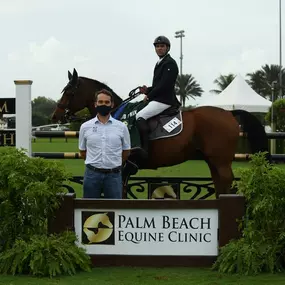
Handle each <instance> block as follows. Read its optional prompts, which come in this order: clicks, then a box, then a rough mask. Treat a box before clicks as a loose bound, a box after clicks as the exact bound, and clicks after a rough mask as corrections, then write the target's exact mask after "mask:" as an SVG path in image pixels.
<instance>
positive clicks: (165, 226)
mask: <svg viewBox="0 0 285 285" xmlns="http://www.w3.org/2000/svg"><path fill="white" fill-rule="evenodd" d="M162 228H163V229H169V228H170V223H169V217H168V216H162Z"/></svg>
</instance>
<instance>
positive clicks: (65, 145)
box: [32, 138, 282, 199]
mask: <svg viewBox="0 0 285 285" xmlns="http://www.w3.org/2000/svg"><path fill="white" fill-rule="evenodd" d="M32 150H33V152H78V139H76V138H67V139H65V138H52V139H51V142H50V139H48V138H41V139H37V140H36V142H33V144H32ZM56 161H57V162H60V163H63V164H64V165H65V166H66V168H67V169H68V170H69V171H70V172H71V173H72V175H73V176H83V175H84V161H83V160H82V159H58V160H56ZM281 166H282V165H281ZM241 167H248V162H234V163H233V171H234V174H235V175H237V169H238V168H241ZM134 177H135V178H139V177H211V176H210V171H209V168H208V166H207V164H206V163H205V162H204V161H187V162H184V163H181V164H179V165H175V166H172V167H164V168H159V169H157V170H140V171H139V172H138V173H137V174H136V175H135V176H134ZM193 182H194V181H193ZM130 183H132V182H131V181H130ZM197 183H199V182H197ZM68 184H69V185H71V186H72V187H73V188H74V189H75V191H76V196H77V197H79V198H80V197H82V185H80V184H77V183H72V182H70V183H68ZM200 184H201V182H200ZM143 186H144V187H146V184H144V185H143ZM183 186H184V185H181V190H182V188H183ZM206 193H207V192H206V190H205V189H203V190H202V193H201V194H200V195H199V196H198V197H197V199H198V198H200V197H201V196H203V195H204V194H206ZM194 194H195V192H194V188H193V192H191V193H189V194H187V193H184V192H183V191H182V192H181V199H190V198H191V197H192V196H193V195H194ZM135 195H136V196H137V197H138V198H140V199H146V198H147V194H146V192H143V193H136V194H135ZM211 198H214V196H211V197H209V199H211Z"/></svg>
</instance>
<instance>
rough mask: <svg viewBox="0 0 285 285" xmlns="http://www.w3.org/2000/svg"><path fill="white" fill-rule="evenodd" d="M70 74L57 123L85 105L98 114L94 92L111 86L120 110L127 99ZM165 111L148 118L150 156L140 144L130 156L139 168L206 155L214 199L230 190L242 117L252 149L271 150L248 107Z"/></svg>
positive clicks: (178, 162) (57, 108) (179, 161)
mask: <svg viewBox="0 0 285 285" xmlns="http://www.w3.org/2000/svg"><path fill="white" fill-rule="evenodd" d="M68 79H69V81H68V83H67V85H66V86H65V87H64V88H63V90H62V97H61V98H60V100H59V102H58V104H57V107H56V109H55V111H54V113H53V115H52V121H53V122H58V121H61V122H66V118H67V117H70V116H74V115H75V114H76V112H78V111H80V110H82V109H84V108H88V110H89V112H90V114H91V117H94V116H96V110H95V107H94V94H95V92H97V91H99V90H101V89H107V90H109V91H111V93H112V94H113V98H114V108H115V109H116V110H118V107H119V106H120V104H121V103H122V102H123V100H122V99H121V98H120V97H119V96H118V95H117V94H116V93H115V92H114V91H113V90H112V89H111V88H110V87H109V86H107V85H106V84H104V83H101V82H99V81H97V80H94V79H90V78H86V77H79V76H78V73H77V71H76V70H75V69H74V70H73V74H71V73H70V72H69V71H68ZM130 104H131V103H130ZM170 109H171V108H170ZM163 113H164V114H160V115H158V116H156V117H154V118H151V119H149V124H150V127H151V129H152V130H153V132H152V136H153V137H152V138H150V140H149V155H148V159H147V161H146V162H142V161H141V160H140V158H139V154H138V148H132V149H131V154H130V157H129V161H131V162H133V163H135V165H137V166H138V169H157V168H160V167H167V166H173V165H177V164H180V163H183V162H185V161H188V160H195V159H202V160H204V161H205V162H206V163H207V164H208V166H209V169H210V172H211V177H212V180H213V183H214V187H215V193H216V198H218V197H219V195H220V194H229V193H230V190H231V186H232V182H233V179H234V175H233V171H232V161H233V160H234V158H235V152H236V149H237V143H238V139H239V133H240V126H239V121H238V120H240V121H241V123H242V125H243V131H244V132H246V133H247V139H248V141H249V144H250V148H251V152H252V153H257V152H267V153H268V152H269V151H268V141H267V137H266V133H265V130H264V127H263V126H262V124H261V123H260V122H259V120H258V119H257V118H256V117H255V116H254V115H253V114H251V113H249V112H247V111H244V110H233V111H226V110H224V109H221V108H218V107H212V106H203V107H195V108H192V109H189V110H184V111H181V110H166V111H164V112H163ZM113 114H114V112H113V113H112V115H113ZM177 122H178V123H177ZM158 126H159V127H158ZM155 130H156V131H155ZM171 134H172V135H171ZM150 136H151V135H150ZM135 173H136V171H134V172H133V173H130V174H129V175H131V174H135Z"/></svg>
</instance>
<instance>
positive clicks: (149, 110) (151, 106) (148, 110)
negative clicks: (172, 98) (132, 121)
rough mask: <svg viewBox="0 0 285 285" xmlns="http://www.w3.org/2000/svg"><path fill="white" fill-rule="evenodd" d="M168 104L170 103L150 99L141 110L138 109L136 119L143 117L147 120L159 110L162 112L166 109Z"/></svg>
mask: <svg viewBox="0 0 285 285" xmlns="http://www.w3.org/2000/svg"><path fill="white" fill-rule="evenodd" d="M170 106H171V105H166V104H164V103H160V102H157V101H151V102H149V103H148V104H147V105H146V106H145V107H144V108H143V109H142V110H140V111H139V112H138V113H137V114H136V119H138V118H143V119H145V120H147V119H149V118H151V117H154V116H156V115H158V114H160V113H161V112H163V111H164V110H166V109H167V108H169V107H170Z"/></svg>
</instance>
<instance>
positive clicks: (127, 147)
mask: <svg viewBox="0 0 285 285" xmlns="http://www.w3.org/2000/svg"><path fill="white" fill-rule="evenodd" d="M122 143H123V146H122V149H123V152H122V164H124V163H125V162H126V160H127V159H128V157H129V155H130V153H131V138H130V133H129V130H128V127H127V126H126V125H125V124H124V129H123V137H122Z"/></svg>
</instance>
